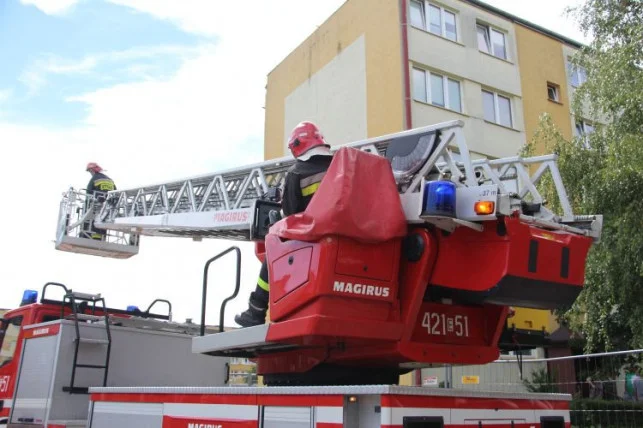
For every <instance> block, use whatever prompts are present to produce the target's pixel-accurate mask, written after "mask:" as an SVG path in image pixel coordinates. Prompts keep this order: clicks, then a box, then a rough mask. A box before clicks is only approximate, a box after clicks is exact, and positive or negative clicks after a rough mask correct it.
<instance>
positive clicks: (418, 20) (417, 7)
mask: <svg viewBox="0 0 643 428" xmlns="http://www.w3.org/2000/svg"><path fill="white" fill-rule="evenodd" d="M410 15H411V25H412V26H414V27H417V28H421V29H423V30H424V2H423V1H417V0H411V13H410Z"/></svg>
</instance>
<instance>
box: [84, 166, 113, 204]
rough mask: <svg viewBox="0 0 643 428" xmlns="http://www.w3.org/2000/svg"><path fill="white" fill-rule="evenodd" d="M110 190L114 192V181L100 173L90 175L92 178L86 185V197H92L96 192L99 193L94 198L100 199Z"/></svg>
mask: <svg viewBox="0 0 643 428" xmlns="http://www.w3.org/2000/svg"><path fill="white" fill-rule="evenodd" d="M110 190H116V185H115V184H114V180H112V179H111V178H109V177H108V176H106V175H105V174H103V173H102V172H97V173H95V174H94V175H92V178H91V180H89V184H88V185H87V194H88V195H94V194H95V193H96V192H99V193H98V195H96V196H97V197H102V199H103V198H104V196H105V194H106V193H107V192H109V191H110Z"/></svg>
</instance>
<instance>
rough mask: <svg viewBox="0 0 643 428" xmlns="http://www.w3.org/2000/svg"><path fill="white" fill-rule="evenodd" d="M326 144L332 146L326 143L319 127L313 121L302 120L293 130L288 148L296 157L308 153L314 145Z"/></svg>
mask: <svg viewBox="0 0 643 428" xmlns="http://www.w3.org/2000/svg"><path fill="white" fill-rule="evenodd" d="M319 146H326V147H329V148H330V144H326V141H324V137H323V136H322V134H321V132H319V128H317V125H315V124H314V123H312V122H300V123H299V124H298V125H297V126H295V129H293V130H292V133H291V134H290V138H289V139H288V148H289V149H290V152H291V153H292V155H293V156H294V157H296V158H298V157H299V156H301V155H303V154H304V153H306V152H307V151H308V150H310V149H312V148H313V147H319Z"/></svg>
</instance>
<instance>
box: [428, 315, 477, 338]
mask: <svg viewBox="0 0 643 428" xmlns="http://www.w3.org/2000/svg"><path fill="white" fill-rule="evenodd" d="M422 327H425V328H426V331H427V332H428V333H429V335H430V336H431V335H435V336H446V335H453V334H455V335H456V336H458V337H469V317H467V316H466V315H455V316H452V317H451V316H446V315H445V314H438V313H436V312H425V313H424V317H423V318H422Z"/></svg>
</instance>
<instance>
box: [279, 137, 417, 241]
mask: <svg viewBox="0 0 643 428" xmlns="http://www.w3.org/2000/svg"><path fill="white" fill-rule="evenodd" d="M406 230H407V229H406V219H405V216H404V210H403V209H402V204H401V202H400V196H399V194H398V192H397V185H396V183H395V178H394V177H393V172H392V170H391V165H390V163H389V161H388V160H387V159H386V158H384V157H382V156H377V155H373V154H370V153H367V152H364V151H361V150H357V149H353V148H348V147H344V148H341V149H339V150H338V151H337V152H336V153H335V155H334V158H333V161H332V162H331V164H330V167H329V168H328V171H327V173H326V175H325V176H324V179H323V180H322V182H321V184H320V186H319V189H318V190H317V192H315V196H314V197H313V198H312V200H311V201H310V203H309V204H308V207H307V208H306V210H305V211H304V212H301V213H298V214H293V215H290V216H288V217H286V218H284V219H282V220H280V221H279V222H277V223H275V224H274V225H273V226H272V227H271V228H270V233H272V234H276V235H277V236H279V237H280V238H283V239H293V240H298V241H317V240H319V239H320V238H322V237H323V236H326V235H340V236H344V237H349V238H353V239H356V240H358V241H360V242H365V243H372V242H382V241H388V240H390V239H393V238H399V237H403V236H405V235H406Z"/></svg>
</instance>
